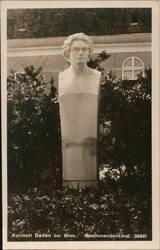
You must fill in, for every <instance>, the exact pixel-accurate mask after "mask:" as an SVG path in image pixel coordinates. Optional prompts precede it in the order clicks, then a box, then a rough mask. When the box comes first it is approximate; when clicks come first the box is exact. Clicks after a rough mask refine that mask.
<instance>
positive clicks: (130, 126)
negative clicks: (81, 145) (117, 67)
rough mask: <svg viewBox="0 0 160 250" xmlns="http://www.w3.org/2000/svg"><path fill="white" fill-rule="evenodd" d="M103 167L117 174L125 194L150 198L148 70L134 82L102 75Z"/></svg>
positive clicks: (149, 90)
mask: <svg viewBox="0 0 160 250" xmlns="http://www.w3.org/2000/svg"><path fill="white" fill-rule="evenodd" d="M100 107H101V108H100V123H101V124H102V125H103V127H105V126H106V134H104V135H102V136H101V138H100V145H99V147H100V148H101V149H103V150H100V152H101V156H100V161H101V164H102V167H103V168H104V167H106V166H108V167H109V168H111V169H115V171H118V173H119V176H121V177H122V178H120V180H119V183H121V184H122V185H126V187H125V188H126V189H127V190H128V192H142V194H143V195H149V196H150V195H151V69H147V70H146V71H145V77H143V76H142V74H140V75H139V77H138V79H137V80H136V81H134V82H129V81H127V80H124V81H117V82H116V81H115V78H114V77H113V76H112V74H108V75H105V74H104V78H103V84H102V88H101V106H100Z"/></svg>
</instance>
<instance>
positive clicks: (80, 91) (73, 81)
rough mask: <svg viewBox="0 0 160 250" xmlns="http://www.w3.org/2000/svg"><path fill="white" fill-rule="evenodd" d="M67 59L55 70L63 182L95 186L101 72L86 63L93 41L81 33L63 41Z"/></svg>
mask: <svg viewBox="0 0 160 250" xmlns="http://www.w3.org/2000/svg"><path fill="white" fill-rule="evenodd" d="M62 53H63V56H64V58H65V59H66V60H67V61H68V62H69V63H70V66H69V68H68V69H66V70H64V71H63V72H61V73H60V74H59V86H58V94H59V105H60V120H61V136H62V168H63V185H64V186H66V185H68V186H73V187H77V186H80V187H85V186H97V180H98V170H97V127H98V126H97V117H98V100H99V87H100V77H101V73H100V72H99V71H97V70H94V69H91V68H89V67H88V66H87V62H88V60H89V59H90V58H91V56H92V53H93V42H92V41H91V40H90V38H89V37H88V36H87V35H85V34H84V33H76V34H73V35H71V36H69V37H67V39H66V40H65V41H64V44H63V47H62Z"/></svg>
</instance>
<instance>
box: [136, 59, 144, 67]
mask: <svg viewBox="0 0 160 250" xmlns="http://www.w3.org/2000/svg"><path fill="white" fill-rule="evenodd" d="M134 66H135V67H142V66H143V65H142V63H141V61H140V60H138V59H137V58H135V59H134Z"/></svg>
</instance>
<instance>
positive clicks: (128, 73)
mask: <svg viewBox="0 0 160 250" xmlns="http://www.w3.org/2000/svg"><path fill="white" fill-rule="evenodd" d="M131 78H132V71H131V70H125V71H124V79H131Z"/></svg>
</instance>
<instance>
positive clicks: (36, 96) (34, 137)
mask: <svg viewBox="0 0 160 250" xmlns="http://www.w3.org/2000/svg"><path fill="white" fill-rule="evenodd" d="M7 82H8V155H9V157H8V167H9V187H10V186H11V189H12V190H13V188H15V189H20V190H21V188H23V187H24V188H25V187H29V186H30V185H31V183H37V182H38V183H39V185H40V182H45V180H46V178H47V179H52V178H51V177H52V176H53V175H54V176H55V178H54V181H55V182H56V176H57V173H58V171H59V169H57V168H56V166H57V161H58V158H60V157H59V152H60V150H59V149H60V129H59V111H58V103H57V97H56V89H55V87H54V82H53V80H52V82H51V83H50V86H51V88H50V90H49V89H48V88H47V83H46V82H45V79H44V77H43V75H42V74H41V69H40V68H39V69H37V70H35V69H34V67H33V66H29V67H26V68H25V74H20V75H16V77H15V75H14V72H12V74H11V75H10V76H9V77H8V80H7ZM57 181H58V180H57ZM59 181H60V180H59ZM54 184H55V183H53V185H54ZM56 184H57V183H56Z"/></svg>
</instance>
